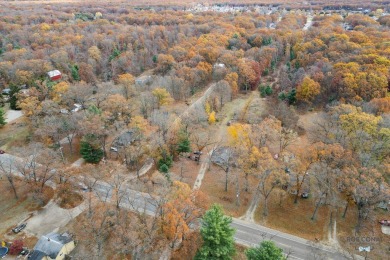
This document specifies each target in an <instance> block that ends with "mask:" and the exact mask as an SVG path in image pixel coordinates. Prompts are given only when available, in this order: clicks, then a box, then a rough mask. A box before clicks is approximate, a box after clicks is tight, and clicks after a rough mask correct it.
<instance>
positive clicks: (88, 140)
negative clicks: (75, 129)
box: [80, 135, 104, 163]
mask: <svg viewBox="0 0 390 260" xmlns="http://www.w3.org/2000/svg"><path fill="white" fill-rule="evenodd" d="M80 154H81V156H82V157H83V159H84V160H85V161H86V162H88V163H98V162H100V160H101V159H102V158H103V155H104V152H103V150H102V149H101V148H100V147H99V144H98V142H96V138H95V137H94V136H93V135H86V136H84V137H83V140H81V144H80Z"/></svg>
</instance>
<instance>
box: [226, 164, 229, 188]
mask: <svg viewBox="0 0 390 260" xmlns="http://www.w3.org/2000/svg"><path fill="white" fill-rule="evenodd" d="M228 173H229V168H227V169H226V170H225V191H226V192H227V191H228Z"/></svg>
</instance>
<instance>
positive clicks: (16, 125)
mask: <svg viewBox="0 0 390 260" xmlns="http://www.w3.org/2000/svg"><path fill="white" fill-rule="evenodd" d="M29 135H30V132H29V129H28V126H27V124H26V123H25V122H24V121H23V119H18V120H17V121H15V122H12V123H10V124H6V125H5V126H4V127H2V128H1V129H0V146H1V147H2V149H4V150H6V151H7V150H12V148H13V147H20V146H24V145H25V143H26V140H27V139H28V137H29Z"/></svg>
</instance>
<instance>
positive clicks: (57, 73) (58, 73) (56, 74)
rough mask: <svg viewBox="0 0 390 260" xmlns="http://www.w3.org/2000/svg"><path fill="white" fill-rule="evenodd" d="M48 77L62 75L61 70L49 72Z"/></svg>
mask: <svg viewBox="0 0 390 260" xmlns="http://www.w3.org/2000/svg"><path fill="white" fill-rule="evenodd" d="M47 75H48V76H49V77H50V78H52V77H55V76H59V75H61V72H60V71H59V70H52V71H49V72H48V73H47Z"/></svg>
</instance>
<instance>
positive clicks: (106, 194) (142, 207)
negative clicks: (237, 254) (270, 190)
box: [0, 154, 347, 260]
mask: <svg viewBox="0 0 390 260" xmlns="http://www.w3.org/2000/svg"><path fill="white" fill-rule="evenodd" d="M13 160H21V159H20V158H18V157H16V156H12V155H9V154H4V155H0V163H3V164H9V163H10V162H11V161H13ZM15 170H16V169H15ZM0 174H1V169H0ZM93 190H94V192H95V193H96V194H97V195H98V196H99V197H100V198H101V199H102V200H104V201H111V202H114V201H113V199H114V197H116V196H113V191H112V190H113V187H112V186H111V185H110V184H108V183H106V182H103V181H98V182H97V183H96V184H95V185H94V187H93ZM120 197H121V199H120V206H121V207H124V208H128V209H130V210H132V211H140V212H144V213H146V214H148V215H155V212H156V210H157V205H156V202H155V199H153V198H152V197H151V196H150V195H149V194H146V193H142V192H139V191H135V190H131V189H128V188H123V189H121V190H120ZM232 227H234V228H235V229H236V234H235V236H234V238H235V240H236V242H237V243H239V244H243V245H246V246H253V245H258V244H259V243H260V242H261V241H263V240H264V239H267V240H269V239H271V240H273V241H274V242H275V243H276V245H278V246H279V247H281V248H282V249H283V250H284V252H285V254H287V255H289V259H305V260H306V259H335V260H338V259H347V258H345V257H343V255H342V254H340V253H338V252H337V251H335V250H334V249H331V248H328V247H325V246H320V245H311V244H310V242H309V241H308V240H305V239H302V238H300V237H296V236H292V235H289V234H286V233H282V232H279V231H277V230H274V229H270V228H266V227H263V226H260V225H257V224H254V223H251V222H246V221H243V220H239V219H233V223H232Z"/></svg>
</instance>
